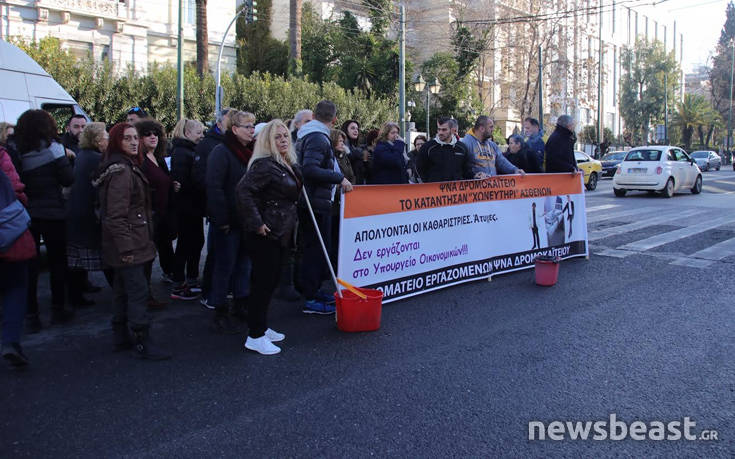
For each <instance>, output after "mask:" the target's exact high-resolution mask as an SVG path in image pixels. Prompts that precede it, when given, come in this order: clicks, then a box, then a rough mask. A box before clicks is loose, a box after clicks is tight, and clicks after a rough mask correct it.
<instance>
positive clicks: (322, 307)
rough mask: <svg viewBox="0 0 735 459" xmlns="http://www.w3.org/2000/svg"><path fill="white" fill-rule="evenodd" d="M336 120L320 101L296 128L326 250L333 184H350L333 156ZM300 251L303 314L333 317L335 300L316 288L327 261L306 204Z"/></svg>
mask: <svg viewBox="0 0 735 459" xmlns="http://www.w3.org/2000/svg"><path fill="white" fill-rule="evenodd" d="M336 119H337V107H336V106H335V105H334V102H332V101H329V100H322V101H321V102H319V103H318V104H317V105H316V109H315V110H314V120H313V121H311V122H309V123H307V124H305V125H304V126H302V127H301V129H299V132H298V138H299V141H300V142H301V150H300V153H301V154H300V155H299V159H302V158H303V159H302V161H303V162H302V164H301V167H302V174H303V176H304V188H306V193H307V194H308V196H309V201H310V202H311V207H312V208H313V210H314V216H315V217H316V221H317V224H318V225H319V231H320V232H321V235H322V239H323V240H324V244H325V245H326V247H327V251H328V252H329V251H330V246H331V243H330V241H331V240H332V205H333V203H334V194H335V193H337V192H339V189H337V186H336V185H340V186H341V189H342V190H343V191H351V190H352V184H351V183H350V182H349V180H347V179H346V178H345V177H344V175H343V174H342V172H341V171H340V169H339V165H338V164H337V162H336V160H335V157H334V150H333V149H332V142H331V141H330V138H329V134H330V129H331V128H332V126H334V122H335V121H336ZM299 220H300V226H299V235H300V244H299V246H300V249H301V264H300V269H299V274H300V288H301V293H303V295H304V297H305V298H306V304H305V305H304V310H303V311H304V313H305V314H334V311H335V308H334V305H333V304H330V303H332V302H334V299H332V298H330V296H329V295H326V294H324V293H323V292H320V291H319V287H320V286H321V284H322V282H323V281H324V279H325V278H326V274H327V264H326V263H327V262H326V260H325V259H324V254H323V253H322V250H321V245H320V243H319V239H318V237H317V234H316V231H315V230H314V225H313V223H312V221H311V216H310V215H309V214H308V212H307V210H306V207H305V205H303V204H302V206H301V207H300V215H299Z"/></svg>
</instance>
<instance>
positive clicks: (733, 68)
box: [727, 40, 735, 154]
mask: <svg viewBox="0 0 735 459" xmlns="http://www.w3.org/2000/svg"><path fill="white" fill-rule="evenodd" d="M730 46H732V55H731V56H730V109H729V110H728V113H727V152H728V154H729V153H730V148H731V147H732V146H731V145H730V142H731V140H730V139H732V82H733V81H732V80H733V73H735V40H733V41H732V42H731V43H730Z"/></svg>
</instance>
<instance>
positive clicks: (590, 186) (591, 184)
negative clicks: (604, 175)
mask: <svg viewBox="0 0 735 459" xmlns="http://www.w3.org/2000/svg"><path fill="white" fill-rule="evenodd" d="M586 187H587V190H588V191H595V188H597V172H593V173H592V174H591V175H590V178H589V180H588V181H587V185H586Z"/></svg>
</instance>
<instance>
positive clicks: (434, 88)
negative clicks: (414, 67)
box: [413, 74, 441, 137]
mask: <svg viewBox="0 0 735 459" xmlns="http://www.w3.org/2000/svg"><path fill="white" fill-rule="evenodd" d="M413 87H414V89H415V90H416V92H421V91H423V90H424V88H426V89H427V91H426V137H431V131H430V129H429V128H430V127H431V125H430V123H429V107H430V105H429V103H430V98H431V94H434V95H436V94H439V91H441V84H440V83H439V79H438V78H437V77H434V78H433V79H432V80H431V81H430V82H429V84H428V85H427V84H426V81H425V80H424V77H423V76H421V75H420V74H419V75H417V76H416V77H415V78H414V80H413Z"/></svg>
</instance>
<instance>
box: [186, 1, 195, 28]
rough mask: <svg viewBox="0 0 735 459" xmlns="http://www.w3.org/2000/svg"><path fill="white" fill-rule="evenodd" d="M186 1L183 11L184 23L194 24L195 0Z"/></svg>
mask: <svg viewBox="0 0 735 459" xmlns="http://www.w3.org/2000/svg"><path fill="white" fill-rule="evenodd" d="M184 1H186V11H184V24H188V25H196V23H197V2H196V0H184Z"/></svg>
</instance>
